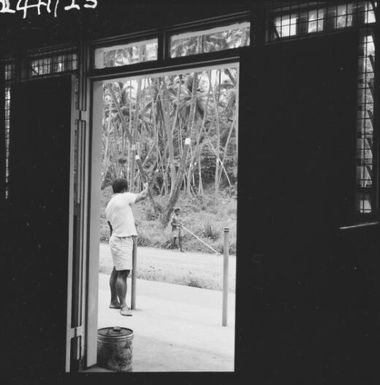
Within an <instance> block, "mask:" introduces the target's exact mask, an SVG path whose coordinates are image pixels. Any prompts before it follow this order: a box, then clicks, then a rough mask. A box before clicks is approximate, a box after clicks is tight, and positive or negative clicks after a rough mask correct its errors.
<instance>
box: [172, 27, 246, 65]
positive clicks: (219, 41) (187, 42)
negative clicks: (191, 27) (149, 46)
mask: <svg viewBox="0 0 380 385" xmlns="http://www.w3.org/2000/svg"><path fill="white" fill-rule="evenodd" d="M250 30H251V25H250V23H249V22H243V23H238V24H232V25H225V26H222V27H216V28H212V29H207V30H201V31H191V32H185V33H181V34H178V35H173V36H171V38H170V57H171V58H176V57H181V56H190V55H197V54H201V53H208V52H215V51H223V50H228V49H233V48H240V47H245V46H248V45H249V44H250Z"/></svg>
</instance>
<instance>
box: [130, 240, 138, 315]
mask: <svg viewBox="0 0 380 385" xmlns="http://www.w3.org/2000/svg"><path fill="white" fill-rule="evenodd" d="M136 268H137V238H136V237H133V249H132V277H131V281H132V284H131V309H132V310H135V309H136Z"/></svg>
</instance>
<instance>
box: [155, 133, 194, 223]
mask: <svg viewBox="0 0 380 385" xmlns="http://www.w3.org/2000/svg"><path fill="white" fill-rule="evenodd" d="M190 143H191V140H190V139H189V138H187V139H186V140H185V147H184V149H183V154H182V158H181V162H180V166H179V169H178V173H177V178H176V180H175V183H174V189H173V193H172V194H171V195H170V198H169V202H168V204H167V206H166V208H165V211H164V214H163V215H162V216H161V224H162V226H163V227H166V226H167V224H168V222H169V219H170V215H171V214H172V212H173V208H174V206H175V204H176V203H177V201H178V196H179V192H180V189H181V185H182V179H183V174H184V171H185V165H186V158H187V154H188V152H189V148H190Z"/></svg>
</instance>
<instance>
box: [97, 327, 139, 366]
mask: <svg viewBox="0 0 380 385" xmlns="http://www.w3.org/2000/svg"><path fill="white" fill-rule="evenodd" d="M132 340H133V330H131V329H127V328H122V327H119V326H114V327H108V328H102V329H99V330H98V365H99V366H101V367H103V368H107V369H110V370H114V371H117V372H131V371H132Z"/></svg>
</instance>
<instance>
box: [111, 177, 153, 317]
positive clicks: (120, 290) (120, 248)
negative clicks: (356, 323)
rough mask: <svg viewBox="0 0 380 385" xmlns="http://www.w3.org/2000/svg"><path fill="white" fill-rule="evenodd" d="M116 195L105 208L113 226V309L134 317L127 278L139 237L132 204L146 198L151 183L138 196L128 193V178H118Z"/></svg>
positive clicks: (115, 183) (114, 192)
mask: <svg viewBox="0 0 380 385" xmlns="http://www.w3.org/2000/svg"><path fill="white" fill-rule="evenodd" d="M112 190H113V196H112V198H111V200H110V201H109V202H108V205H107V207H106V219H107V222H108V225H109V227H110V232H111V236H110V240H109V245H110V249H111V255H112V261H113V266H114V267H113V270H112V273H111V277H110V289H111V303H110V306H109V307H110V308H111V309H120V314H121V315H124V316H131V315H132V313H131V312H130V311H129V309H128V306H127V303H126V296H127V277H128V275H129V273H130V271H131V270H132V250H133V238H134V237H136V236H137V231H136V226H135V218H134V216H133V212H132V208H131V205H132V204H134V203H137V202H139V201H141V200H143V199H145V198H146V197H147V195H148V184H147V183H145V184H144V189H143V190H142V191H141V192H140V193H139V194H133V193H130V192H128V182H127V180H126V179H122V178H120V179H116V180H115V181H114V182H113V183H112Z"/></svg>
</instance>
